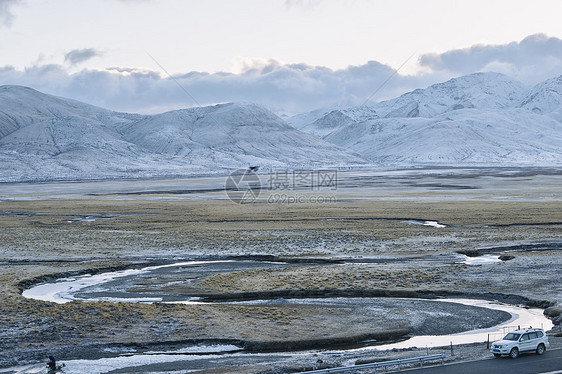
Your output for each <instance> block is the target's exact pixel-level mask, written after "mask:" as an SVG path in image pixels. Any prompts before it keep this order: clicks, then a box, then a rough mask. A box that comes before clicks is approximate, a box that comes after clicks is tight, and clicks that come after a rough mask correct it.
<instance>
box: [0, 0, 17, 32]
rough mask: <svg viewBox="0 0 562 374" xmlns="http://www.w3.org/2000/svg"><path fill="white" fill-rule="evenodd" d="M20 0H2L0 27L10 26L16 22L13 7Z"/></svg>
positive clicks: (0, 4) (0, 2)
mask: <svg viewBox="0 0 562 374" xmlns="http://www.w3.org/2000/svg"><path fill="white" fill-rule="evenodd" d="M17 2H18V0H0V25H4V26H10V25H11V24H12V21H13V20H14V15H13V14H12V7H13V6H14V5H15V4H17Z"/></svg>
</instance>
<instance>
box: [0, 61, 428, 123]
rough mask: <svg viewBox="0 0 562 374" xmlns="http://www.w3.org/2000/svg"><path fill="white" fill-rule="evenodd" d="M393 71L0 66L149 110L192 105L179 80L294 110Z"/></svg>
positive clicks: (0, 72) (341, 99) (363, 87)
mask: <svg viewBox="0 0 562 374" xmlns="http://www.w3.org/2000/svg"><path fill="white" fill-rule="evenodd" d="M392 73H393V69H392V68H390V67H389V66H386V65H383V64H380V63H378V62H374V61H371V62H368V63H367V64H365V65H361V66H352V67H349V68H347V69H342V70H332V69H329V68H326V67H322V66H310V65H306V64H294V65H283V64H281V63H279V62H277V61H271V62H270V63H265V64H263V63H262V64H257V65H255V66H246V70H245V71H243V72H241V73H240V74H233V73H224V72H223V73H214V74H210V73H202V72H190V73H187V74H183V75H177V76H174V79H171V78H169V77H167V76H165V75H164V73H161V72H157V71H152V70H146V69H145V70H143V69H137V68H128V67H110V68H107V69H104V70H88V69H85V70H82V71H80V72H78V73H74V74H69V73H68V72H67V71H66V70H65V68H64V67H63V66H60V65H41V66H35V67H31V68H28V69H25V70H24V71H20V70H17V69H14V68H11V67H5V68H3V69H2V68H0V82H1V84H20V85H26V86H31V87H33V88H35V89H37V90H39V91H44V92H47V93H52V94H56V95H59V96H65V97H70V98H74V99H77V100H82V101H85V102H88V103H91V104H94V105H99V106H102V107H106V108H109V109H114V110H121V111H132V112H152V113H154V112H160V111H165V110H170V109H177V108H185V107H189V106H195V105H196V103H194V102H193V100H192V99H191V98H190V97H189V96H188V95H186V94H185V92H183V90H182V89H180V88H179V87H178V86H177V84H176V82H178V83H179V84H180V85H181V86H182V87H184V88H185V90H187V91H188V92H189V93H190V94H191V95H192V96H193V97H194V98H195V99H196V100H197V102H199V103H201V104H203V105H207V104H214V103H219V102H230V101H250V102H255V103H258V104H261V105H264V106H266V107H268V108H270V109H272V110H274V111H277V112H282V113H299V112H303V111H308V110H313V109H316V108H319V107H327V106H332V105H358V104H361V103H362V102H363V101H364V100H365V99H366V98H367V97H369V96H370V95H371V94H372V93H373V92H374V91H375V90H376V89H377V88H378V87H380V85H381V84H382V82H384V81H385V80H386V79H387V78H388V77H389V76H390V75H391V74H392ZM174 80H175V81H174ZM423 83H424V82H423V80H420V79H419V78H416V77H402V76H399V75H397V76H395V77H394V78H393V79H392V80H391V83H390V84H388V85H386V86H385V87H384V88H383V89H382V90H381V91H380V95H377V97H375V98H374V100H379V99H381V98H390V97H394V96H396V95H398V94H400V93H403V92H405V91H406V90H408V89H413V88H417V87H419V85H420V84H422V85H423Z"/></svg>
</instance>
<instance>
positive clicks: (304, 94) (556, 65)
mask: <svg viewBox="0 0 562 374" xmlns="http://www.w3.org/2000/svg"><path fill="white" fill-rule="evenodd" d="M79 51H87V50H79ZM95 53H96V51H95V50H94V51H92V53H89V52H88V53H85V54H81V53H78V56H79V57H78V59H77V60H74V61H80V59H81V58H88V57H89V56H93V55H95ZM561 62H562V40H560V39H557V38H548V37H546V36H544V35H533V36H530V37H527V38H525V39H524V40H523V41H521V42H514V43H509V44H505V45H478V46H473V47H470V48H466V49H460V50H453V51H449V52H445V53H443V54H439V55H438V54H426V55H423V56H422V57H421V59H420V66H421V67H422V72H420V73H418V74H416V75H402V74H400V73H398V74H396V75H394V76H393V77H392V79H390V81H389V82H388V83H387V84H385V85H384V86H382V85H383V82H385V81H386V80H387V79H388V78H389V77H390V76H391V75H392V74H393V73H394V70H393V69H392V68H391V67H390V66H388V65H384V64H381V63H379V62H376V61H369V62H367V63H366V64H363V65H357V66H349V67H347V68H346V69H340V70H333V69H330V68H327V67H323V66H311V65H307V64H284V63H282V62H280V61H278V60H275V59H256V58H239V59H238V60H236V61H235V69H234V70H235V72H236V73H225V72H223V73H206V72H189V73H186V74H180V75H175V76H174V79H171V78H169V77H168V76H167V75H166V74H165V73H164V72H162V71H155V70H150V69H145V68H137V67H122V66H114V67H108V68H105V69H83V70H81V71H78V72H76V71H75V72H70V71H69V70H71V69H69V68H68V66H63V65H54V64H49V65H41V62H38V63H37V65H36V66H32V67H28V68H26V69H23V70H21V69H17V68H14V67H11V66H5V67H3V68H2V67H0V84H19V85H25V86H30V87H33V88H35V89H37V90H39V91H43V92H46V93H51V94H56V95H59V96H64V97H70V98H74V99H77V100H81V101H84V102H87V103H90V104H93V105H98V106H101V107H105V108H108V109H113V110H119V111H130V112H141V113H156V112H162V111H165V110H171V109H179V108H185V107H190V106H195V105H196V103H195V102H194V101H193V100H192V98H190V97H189V95H191V96H193V97H194V98H195V99H196V100H197V102H198V103H201V104H202V105H209V104H215V103H221V102H231V101H249V102H255V103H258V104H261V105H264V106H266V107H268V108H270V109H272V110H274V111H276V112H277V113H288V114H294V113H300V112H304V111H309V110H314V109H317V108H325V107H330V106H336V105H360V104H361V103H363V102H364V101H365V100H366V99H367V98H368V97H370V96H371V95H372V94H373V93H374V92H376V95H375V96H374V97H373V98H372V100H371V102H376V101H380V100H383V99H389V98H393V97H396V96H398V95H400V94H402V93H405V92H407V91H411V90H413V89H415V88H423V87H427V86H428V85H430V84H434V83H438V82H442V81H445V80H447V79H449V78H452V77H455V76H460V75H463V74H469V73H473V72H476V71H498V72H501V73H503V74H506V75H508V76H510V77H513V78H516V79H519V80H521V81H523V82H525V83H528V84H534V83H538V82H539V81H541V80H544V79H547V78H551V77H554V76H558V75H561V74H562V63H561ZM176 82H178V83H179V84H180V85H181V86H182V87H183V88H184V89H185V90H186V91H187V92H189V95H186V93H185V92H184V91H183V90H182V89H181V88H179V87H178V86H177V85H176ZM381 86H382V88H381ZM379 88H381V89H380V90H379Z"/></svg>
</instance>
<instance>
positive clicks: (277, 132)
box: [118, 104, 364, 164]
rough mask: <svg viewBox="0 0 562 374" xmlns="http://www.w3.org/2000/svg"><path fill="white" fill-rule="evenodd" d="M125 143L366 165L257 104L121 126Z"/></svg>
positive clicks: (181, 151) (165, 150)
mask: <svg viewBox="0 0 562 374" xmlns="http://www.w3.org/2000/svg"><path fill="white" fill-rule="evenodd" d="M118 129H119V131H120V132H121V133H122V134H123V139H125V140H127V141H129V142H131V143H134V144H138V145H139V146H141V147H142V148H143V149H146V150H149V151H151V152H156V153H161V154H170V155H176V156H189V155H191V154H193V153H195V152H202V151H204V150H208V151H211V150H212V151H215V150H220V152H221V153H222V154H226V155H228V156H229V157H232V158H233V159H241V158H243V156H252V157H256V158H261V159H264V160H266V159H269V160H275V161H276V162H278V163H286V164H293V163H302V162H304V161H305V160H306V162H307V163H310V164H322V163H333V162H334V160H337V159H338V158H340V159H343V160H347V161H348V162H352V163H353V162H355V163H361V162H364V161H363V160H361V159H360V158H359V157H354V156H351V155H349V154H346V153H345V152H344V151H342V150H341V149H338V148H337V147H334V146H333V145H331V144H330V143H326V142H324V141H322V140H320V139H318V138H316V137H314V136H311V135H309V134H306V133H302V132H300V131H297V130H295V129H294V128H293V127H291V126H289V125H287V124H286V123H285V122H284V121H283V120H282V119H281V118H279V117H277V116H276V115H274V114H273V113H271V112H269V111H268V110H266V109H264V108H262V107H259V106H257V105H254V104H224V105H216V106H212V107H205V108H192V109H183V110H178V111H173V112H167V113H163V114H159V115H155V116H150V117H147V118H146V119H144V120H141V121H139V122H136V123H134V124H127V125H123V126H118Z"/></svg>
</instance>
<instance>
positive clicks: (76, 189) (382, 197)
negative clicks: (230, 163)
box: [0, 169, 562, 372]
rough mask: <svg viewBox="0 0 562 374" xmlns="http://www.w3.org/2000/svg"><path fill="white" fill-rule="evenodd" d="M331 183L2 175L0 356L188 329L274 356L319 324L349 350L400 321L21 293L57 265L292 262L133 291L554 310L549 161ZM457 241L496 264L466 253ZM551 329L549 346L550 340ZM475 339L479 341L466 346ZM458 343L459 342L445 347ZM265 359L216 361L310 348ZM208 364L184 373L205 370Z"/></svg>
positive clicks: (178, 336) (86, 354) (557, 297)
mask: <svg viewBox="0 0 562 374" xmlns="http://www.w3.org/2000/svg"><path fill="white" fill-rule="evenodd" d="M338 180H339V181H338V185H337V186H331V187H330V188H324V189H317V190H314V189H306V188H297V189H296V190H287V191H279V190H268V189H262V191H261V194H260V196H259V199H258V200H257V201H256V202H254V203H250V204H237V203H234V202H232V201H230V200H229V199H228V198H227V197H226V194H225V193H224V191H223V190H221V188H222V187H223V186H224V179H221V178H199V179H191V180H169V181H157V180H152V181H114V182H87V183H79V182H75V183H50V184H6V185H3V187H4V188H3V192H2V193H0V243H1V244H0V299H1V303H0V364H1V366H2V367H8V366H15V365H25V364H28V363H33V362H41V361H45V357H46V356H48V355H49V354H55V355H56V356H57V357H58V358H60V359H61V360H62V361H64V360H70V359H78V358H88V359H95V358H103V357H111V356H112V355H113V356H115V354H114V353H113V354H112V352H115V351H116V350H117V351H119V352H123V349H124V347H125V348H126V347H133V348H135V349H137V348H138V349H140V348H142V349H151V347H157V348H158V349H162V347H172V346H178V345H182V344H188V343H189V344H194V343H197V342H216V343H221V344H223V343H224V344H229V343H240V344H246V347H254V349H256V350H258V351H259V350H260V349H270V350H271V349H273V350H276V349H278V350H282V351H284V352H286V348H287V346H290V345H291V344H293V345H298V342H303V341H304V342H312V345H311V346H310V347H311V349H312V347H313V346H314V341H318V340H319V339H320V338H321V339H320V340H321V342H323V343H325V344H328V345H332V346H333V347H335V345H334V343H337V342H340V343H341V342H347V343H348V346H349V347H351V346H353V344H356V343H357V342H359V341H360V340H361V339H362V338H365V336H378V337H386V338H388V339H395V338H397V337H399V336H403V335H404V334H407V333H408V331H411V330H412V327H413V326H414V324H413V322H412V320H413V318H412V317H404V318H402V319H400V318H396V315H392V312H391V313H390V315H391V316H392V317H393V318H389V317H388V316H385V315H380V316H378V317H372V318H364V314H363V313H362V312H361V310H360V309H353V310H348V309H342V308H337V307H327V308H324V307H314V308H311V307H310V306H306V305H305V306H295V305H291V304H284V303H278V304H274V305H262V306H256V305H243V304H236V305H234V304H186V305H179V304H173V305H172V304H165V303H155V304H146V303H125V302H108V301H92V302H79V301H73V302H69V303H66V304H55V303H51V302H46V301H38V300H32V299H28V298H24V297H23V296H22V295H21V292H22V290H24V289H26V288H28V287H30V286H31V285H33V284H36V283H40V282H46V281H53V280H55V279H57V278H59V277H68V276H77V275H79V274H85V273H93V272H98V273H99V272H104V271H111V270H117V269H126V268H140V267H144V266H147V265H150V264H165V263H172V262H179V261H182V260H196V259H232V258H236V259H239V260H240V259H257V260H260V261H264V260H267V261H287V262H290V263H293V264H300V265H299V266H289V267H283V268H276V269H270V268H267V267H266V268H256V269H250V270H239V271H237V270H236V269H233V270H232V271H222V272H213V273H209V274H199V275H197V276H194V277H193V279H190V281H189V282H187V283H183V284H182V283H181V282H180V283H179V285H178V283H177V282H179V281H182V280H181V279H172V280H170V279H167V280H165V282H164V281H163V280H162V279H157V278H156V279H151V280H145V281H144V282H142V283H139V284H136V285H134V287H131V288H135V287H136V291H135V290H133V292H141V291H142V289H144V290H146V289H147V288H149V289H151V290H152V291H154V292H162V293H176V294H186V295H199V296H203V297H215V298H244V297H245V295H246V296H248V294H250V293H253V294H254V296H255V295H261V296H264V295H265V296H267V297H273V296H275V297H289V296H295V295H296V296H298V297H303V296H307V295H314V296H316V297H318V296H330V295H332V296H333V295H344V294H345V295H346V296H365V295H367V296H369V295H370V296H372V295H374V294H381V295H382V294H385V295H387V296H398V297H420V296H421V297H428V296H448V297H451V296H453V297H455V296H458V297H469V298H479V299H494V300H500V301H503V302H506V303H510V304H526V305H528V306H533V307H541V308H546V307H551V308H550V309H549V311H551V314H552V315H553V316H554V319H556V318H558V317H556V316H557V315H558V314H557V313H559V312H560V311H559V309H557V308H556V307H552V306H554V305H556V304H558V305H560V304H562V288H561V287H560V284H561V280H562V278H561V275H560V268H562V251H561V248H562V230H561V227H562V199H561V198H562V173H560V172H559V171H557V170H548V169H471V170H461V169H454V170H447V169H439V170H413V171H388V172H374V171H369V170H363V171H347V172H340V173H339V175H338ZM276 194H277V195H276ZM280 195H281V199H280V198H279V197H280ZM272 196H273V197H274V198H273V199H272V198H271V197H272ZM319 197H322V199H319ZM320 200H321V201H320ZM464 254H468V255H469V256H478V255H485V254H488V255H496V256H499V255H503V257H502V258H503V259H504V260H503V261H499V262H491V263H485V264H482V265H470V264H468V263H465V262H464V260H465V259H466V256H464ZM173 281H176V286H174V285H172V283H174V282H173ZM155 290H156V291H155ZM557 311H558V312H557ZM414 330H415V329H414ZM389 332H394V333H395V334H394V335H393V334H390V335H388V334H389ZM436 333H439V331H436ZM377 334H378V335H377ZM385 334H387V335H385ZM353 337H356V339H353ZM552 341H553V344H554V345H560V343H559V340H558V338H556V337H554V336H553V337H552ZM139 347H140V348H139ZM470 347H472V346H467V347H464V348H463V347H459V348H458V350H459V351H458V353H459V354H458V355H457V356H456V358H459V357H464V358H468V357H469V356H471V355H473V354H474V349H473V348H470ZM478 347H480V348H477V349H476V350H477V351H478V352H481V353H482V354H483V355H486V354H487V352H485V347H483V348H481V347H482V344H481V345H479V346H478ZM280 348H283V349H280ZM155 349H156V348H155ZM314 349H318V347H317V346H314ZM465 349H469V351H470V352H472V353H467V354H466V355H465V356H463V355H462V354H460V352H463V350H465ZM423 351H424V350H422V354H423V353H424V352H423ZM467 352H468V351H467ZM315 354H316V355H318V357H322V358H323V361H324V363H325V364H330V365H341V364H345V363H348V364H349V362H350V360H351V361H353V360H355V359H368V358H369V357H371V356H372V357H375V356H376V357H375V358H377V357H378V358H380V359H386V358H389V359H390V358H394V357H395V356H397V355H398V356H405V355H412V356H419V355H420V351H419V350H405V351H400V352H386V353H384V352H379V351H377V352H373V351H369V352H366V353H365V354H360V353H356V352H355V353H350V352H347V353H345V352H344V353H341V354H331V355H326V354H324V353H322V351H317V353H315ZM280 355H281V354H280ZM282 355H283V357H285V356H287V357H289V358H288V359H285V358H283V359H280V358H279V360H277V361H278V362H282V365H276V364H272V361H271V360H262V359H261V358H259V359H257V358H250V357H249V356H247V358H248V359H247V360H246V362H245V363H244V359H241V360H240V359H236V360H234V359H232V360H231V362H230V364H231V365H237V366H236V369H235V371H236V372H243V371H241V370H243V369H242V368H241V367H240V365H247V368H246V369H244V370H246V372H267V371H269V372H288V371H291V370H297V369H302V368H307V367H311V359H312V357H317V356H313V355H312V354H310V353H307V354H305V353H303V354H301V355H299V354H291V353H283V354H282ZM260 357H261V356H260ZM213 360H214V358H213ZM210 361H212V360H211V359H210V358H209V359H208V360H207V361H206V362H207V363H208V365H209V366H208V367H203V366H204V364H201V365H203V366H202V367H199V368H198V369H200V370H203V369H210V368H216V367H217V366H215V364H212V363H210ZM204 362H205V361H204ZM274 362H275V361H274ZM224 366H228V364H227V363H226V362H225V363H224ZM153 369H154V367H146V368H145V370H144V369H143V370H144V371H146V372H150V371H155V370H153ZM161 369H162V368H161ZM162 370H164V369H162ZM166 370H174V369H173V365H171V366H170V368H169V369H166ZM178 370H187V369H186V368H181V369H178ZM116 372H117V371H116ZM221 372H228V369H224V371H221Z"/></svg>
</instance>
